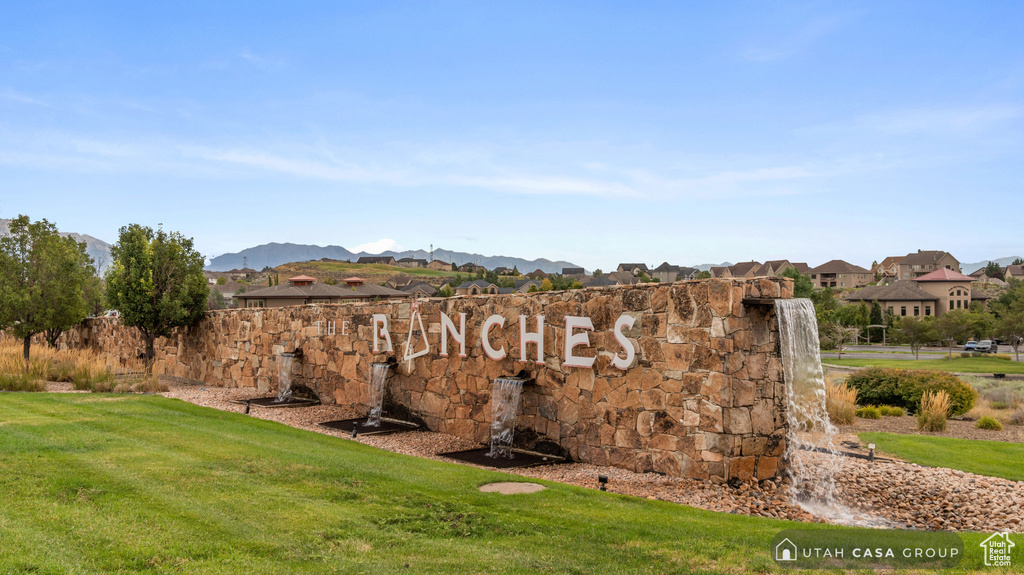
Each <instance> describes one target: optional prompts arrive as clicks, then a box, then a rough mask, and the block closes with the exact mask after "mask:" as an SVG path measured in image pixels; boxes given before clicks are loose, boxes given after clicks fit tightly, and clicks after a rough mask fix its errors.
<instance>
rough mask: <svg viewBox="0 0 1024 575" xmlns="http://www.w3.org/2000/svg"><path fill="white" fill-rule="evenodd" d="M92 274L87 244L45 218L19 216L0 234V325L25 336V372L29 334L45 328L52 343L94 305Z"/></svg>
mask: <svg viewBox="0 0 1024 575" xmlns="http://www.w3.org/2000/svg"><path fill="white" fill-rule="evenodd" d="M94 274H95V269H94V268H93V266H92V258H90V257H89V255H88V254H87V253H86V251H85V244H80V243H78V242H76V241H75V240H74V239H72V238H70V237H68V238H62V237H60V234H59V233H58V232H57V227H56V226H54V225H53V224H51V223H50V222H48V221H46V220H45V219H43V220H39V221H38V222H32V221H30V220H29V218H28V216H24V215H22V216H18V217H17V218H15V219H14V220H12V221H11V223H10V229H9V231H8V235H6V236H4V237H3V238H0V329H8V328H9V329H10V330H11V332H12V333H13V335H14V336H15V337H17V338H20V339H22V340H23V356H24V359H25V370H26V372H27V371H28V359H29V352H30V350H31V345H32V336H34V335H36V334H38V333H45V334H46V335H47V336H48V341H50V342H51V343H56V341H57V338H58V337H60V334H61V333H62V332H63V331H64V330H66V329H68V328H69V327H71V326H73V325H75V324H77V323H79V322H81V321H82V320H83V319H85V316H86V315H88V313H89V309H90V305H95V304H94V302H90V300H89V295H90V293H93V294H94V288H95V284H91V283H90V278H92V277H94ZM204 281H205V280H204ZM90 290H92V291H90Z"/></svg>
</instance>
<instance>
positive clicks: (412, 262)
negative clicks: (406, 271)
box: [395, 258, 427, 268]
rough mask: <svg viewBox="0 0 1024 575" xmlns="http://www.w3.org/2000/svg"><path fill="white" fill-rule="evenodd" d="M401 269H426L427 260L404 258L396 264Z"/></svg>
mask: <svg viewBox="0 0 1024 575" xmlns="http://www.w3.org/2000/svg"><path fill="white" fill-rule="evenodd" d="M395 263H397V264H398V267H400V268H425V267H427V260H425V259H418V258H402V259H400V260H398V261H397V262H395Z"/></svg>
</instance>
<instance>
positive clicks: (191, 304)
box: [106, 224, 209, 364]
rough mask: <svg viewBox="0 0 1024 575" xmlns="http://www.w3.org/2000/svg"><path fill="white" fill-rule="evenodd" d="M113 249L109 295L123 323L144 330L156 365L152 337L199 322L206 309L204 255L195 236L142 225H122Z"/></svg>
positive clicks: (151, 356)
mask: <svg viewBox="0 0 1024 575" xmlns="http://www.w3.org/2000/svg"><path fill="white" fill-rule="evenodd" d="M110 253H111V255H112V256H113V258H114V262H113V265H112V266H111V267H110V269H109V270H108V271H107V277H106V280H107V299H108V301H109V302H110V305H111V307H113V308H115V309H117V310H118V311H119V312H120V313H121V320H122V321H123V322H124V325H126V326H129V327H136V328H138V329H139V331H141V332H142V335H143V338H145V340H146V360H147V363H149V364H151V363H152V360H153V355H154V353H153V341H154V340H155V339H156V338H157V337H166V336H168V335H170V330H171V328H174V327H178V326H186V325H192V324H194V323H196V322H197V321H199V319H200V318H201V317H202V315H203V312H204V311H205V309H206V300H207V296H208V294H209V287H208V286H207V283H206V278H205V277H204V276H203V256H202V255H200V254H199V252H197V251H196V250H195V248H194V247H193V245H192V239H191V238H185V237H184V236H182V235H181V234H179V233H177V232H171V233H167V232H165V231H164V230H163V229H157V230H156V231H153V229H152V228H149V227H145V226H140V225H138V224H131V225H129V226H125V227H123V228H121V230H120V234H119V237H118V241H117V243H116V244H115V245H114V246H113V247H112V248H111V250H110Z"/></svg>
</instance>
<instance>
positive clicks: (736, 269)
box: [729, 261, 761, 276]
mask: <svg viewBox="0 0 1024 575" xmlns="http://www.w3.org/2000/svg"><path fill="white" fill-rule="evenodd" d="M760 269H761V263H760V262H754V261H750V262H740V263H738V264H733V265H731V266H729V273H731V274H732V275H734V276H745V275H747V274H748V273H751V272H753V273H757V271H758V270H760Z"/></svg>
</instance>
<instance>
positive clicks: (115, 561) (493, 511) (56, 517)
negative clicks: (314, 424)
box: [0, 394, 983, 575]
mask: <svg viewBox="0 0 1024 575" xmlns="http://www.w3.org/2000/svg"><path fill="white" fill-rule="evenodd" d="M0 470H2V473H0V485H2V488H3V493H4V497H3V498H0V572H2V573H20V572H31V573H261V574H263V573H445V574H448V575H452V574H456V573H581V574H582V573H703V572H715V573H721V572H725V573H747V572H769V571H779V569H778V568H777V567H776V566H775V564H774V563H773V562H771V560H770V556H769V550H768V547H769V542H770V541H771V539H772V537H773V536H774V535H775V534H776V533H778V531H779V530H781V529H785V528H790V527H797V526H799V527H806V528H812V529H820V528H825V529H834V528H831V527H827V526H821V525H811V524H796V523H789V522H783V521H777V520H768V519H761V518H753V517H746V516H742V515H730V514H720V513H712V512H707V511H703V510H698V509H692V508H688V507H684V506H680V505H676V504H671V503H665V502H658V501H650V500H646V499H639V498H633V497H627V496H624V495H616V494H612V493H601V492H599V491H596V490H591V489H582V488H577V487H572V486H566V485H561V484H554V483H548V484H547V486H548V489H547V490H545V491H543V492H541V493H537V494H531V495H512V496H506V495H499V494H489V493H480V492H479V491H478V489H477V488H478V487H479V486H480V485H482V484H484V483H488V482H491V481H500V480H520V481H521V480H522V479H521V478H517V477H515V476H510V475H506V474H502V473H497V472H489V471H485V470H480V469H475V468H470V467H466V466H460V465H454V464H446V463H439V462H435V461H430V460H424V459H418V458H412V457H408V456H402V455H398V454H393V453H389V452H385V451H381V450H377V449H374V448H371V447H369V446H366V445H362V444H359V443H356V442H352V441H348V440H345V439H341V438H335V437H329V436H325V435H321V434H316V433H311V432H307V431H302V430H297V429H293V428H289V427H286V426H283V425H280V424H277V423H273V422H267V421H263V420H259V419H254V418H250V417H248V416H244V415H241V414H236V413H226V412H220V411H216V410H212V409H207V408H202V407H198V406H194V405H191V404H187V403H184V402H181V401H177V400H171V399H166V398H162V397H158V396H144V397H143V396H122V395H103V396H96V395H71V394H67V395H64V394H0ZM612 488H613V489H614V484H612ZM896 536H898V535H896ZM982 538H983V536H982V535H980V534H972V535H965V550H966V554H967V555H966V558H965V563H964V565H965V566H971V568H974V567H977V566H978V565H980V562H981V556H980V553H979V552H976V551H975V549H979V550H980V548H979V547H977V543H978V542H980V541H981V539H982Z"/></svg>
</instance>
